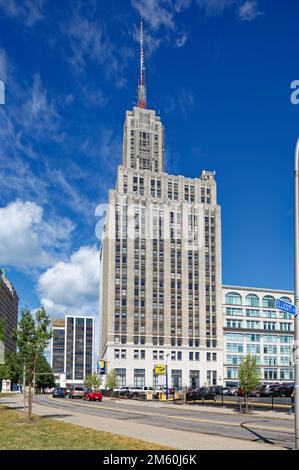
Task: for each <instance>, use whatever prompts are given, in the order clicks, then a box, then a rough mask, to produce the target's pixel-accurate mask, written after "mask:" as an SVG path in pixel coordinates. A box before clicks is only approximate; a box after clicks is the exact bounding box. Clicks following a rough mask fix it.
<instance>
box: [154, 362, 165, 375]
mask: <svg viewBox="0 0 299 470" xmlns="http://www.w3.org/2000/svg"><path fill="white" fill-rule="evenodd" d="M155 374H156V375H165V374H166V365H165V364H156V365H155Z"/></svg>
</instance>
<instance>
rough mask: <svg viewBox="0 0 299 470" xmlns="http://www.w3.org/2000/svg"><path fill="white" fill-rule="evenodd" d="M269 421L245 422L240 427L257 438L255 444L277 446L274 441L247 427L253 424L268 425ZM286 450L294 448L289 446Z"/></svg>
mask: <svg viewBox="0 0 299 470" xmlns="http://www.w3.org/2000/svg"><path fill="white" fill-rule="evenodd" d="M266 422H267V421H261V420H260V421H245V422H244V423H240V426H241V427H242V428H243V429H245V430H246V431H248V432H250V433H251V434H253V435H254V436H256V437H257V439H254V442H258V441H263V442H264V443H265V444H271V445H276V444H275V442H273V441H272V440H270V439H267V438H266V437H264V436H262V435H261V434H259V433H258V432H256V431H253V429H250V428H249V427H247V426H246V424H247V425H250V424H252V423H266ZM283 447H284V448H285V449H287V450H291V449H292V448H291V447H288V446H283Z"/></svg>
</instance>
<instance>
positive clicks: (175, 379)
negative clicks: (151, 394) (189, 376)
mask: <svg viewBox="0 0 299 470" xmlns="http://www.w3.org/2000/svg"><path fill="white" fill-rule="evenodd" d="M171 384H172V387H173V388H175V389H176V390H181V389H182V371H181V370H176V369H173V370H172V371H171Z"/></svg>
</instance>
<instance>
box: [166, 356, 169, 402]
mask: <svg viewBox="0 0 299 470" xmlns="http://www.w3.org/2000/svg"><path fill="white" fill-rule="evenodd" d="M168 356H169V353H168V354H166V371H165V372H166V400H168Z"/></svg>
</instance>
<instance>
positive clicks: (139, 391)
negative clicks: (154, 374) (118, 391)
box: [126, 387, 153, 399]
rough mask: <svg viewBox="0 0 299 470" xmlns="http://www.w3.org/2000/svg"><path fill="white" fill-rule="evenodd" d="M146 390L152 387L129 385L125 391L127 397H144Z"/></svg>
mask: <svg viewBox="0 0 299 470" xmlns="http://www.w3.org/2000/svg"><path fill="white" fill-rule="evenodd" d="M148 390H153V389H152V387H129V389H128V390H127V392H126V396H127V397H128V398H135V399H137V398H138V397H144V396H145V395H146V392H147V391H148Z"/></svg>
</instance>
